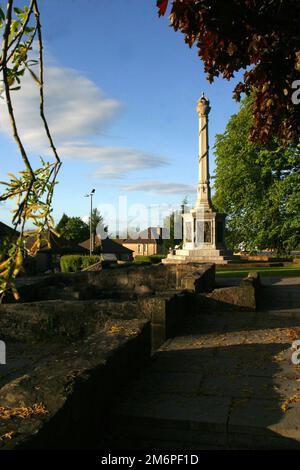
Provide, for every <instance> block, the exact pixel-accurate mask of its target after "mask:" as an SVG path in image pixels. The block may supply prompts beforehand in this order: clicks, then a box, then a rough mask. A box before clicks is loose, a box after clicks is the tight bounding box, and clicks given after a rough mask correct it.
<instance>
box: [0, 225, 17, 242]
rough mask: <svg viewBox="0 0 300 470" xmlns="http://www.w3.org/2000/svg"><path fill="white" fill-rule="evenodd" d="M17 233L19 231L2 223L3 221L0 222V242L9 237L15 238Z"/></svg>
mask: <svg viewBox="0 0 300 470" xmlns="http://www.w3.org/2000/svg"><path fill="white" fill-rule="evenodd" d="M18 235H19V232H17V231H16V230H14V229H13V228H11V227H9V226H8V225H6V224H4V223H3V222H0V243H1V242H3V241H4V240H5V239H9V238H11V237H13V238H16V237H17V236H18Z"/></svg>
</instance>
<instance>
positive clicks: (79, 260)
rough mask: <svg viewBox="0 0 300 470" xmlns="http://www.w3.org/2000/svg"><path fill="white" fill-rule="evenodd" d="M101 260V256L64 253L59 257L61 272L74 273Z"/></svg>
mask: <svg viewBox="0 0 300 470" xmlns="http://www.w3.org/2000/svg"><path fill="white" fill-rule="evenodd" d="M98 261H101V256H85V255H65V256H62V257H61V258H60V269H61V271H62V272H63V273H70V272H71V273H75V272H77V271H81V270H82V269H84V268H87V267H88V266H91V265H92V264H95V263H98Z"/></svg>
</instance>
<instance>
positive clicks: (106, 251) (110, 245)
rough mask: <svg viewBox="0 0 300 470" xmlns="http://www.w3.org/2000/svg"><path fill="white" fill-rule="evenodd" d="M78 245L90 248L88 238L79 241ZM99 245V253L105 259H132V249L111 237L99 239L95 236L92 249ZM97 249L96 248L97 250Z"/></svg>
mask: <svg viewBox="0 0 300 470" xmlns="http://www.w3.org/2000/svg"><path fill="white" fill-rule="evenodd" d="M80 246H81V247H83V248H85V249H86V250H89V249H90V239H88V240H85V241H84V242H82V243H80ZM100 247H101V254H102V256H103V259H104V260H106V261H131V260H132V259H133V251H132V250H131V249H129V248H127V247H125V246H122V245H121V244H120V243H116V241H114V240H112V239H111V238H105V239H103V240H101V239H100V238H99V237H97V236H96V237H95V240H94V248H93V249H94V250H95V249H96V248H100ZM97 251H98V250H97Z"/></svg>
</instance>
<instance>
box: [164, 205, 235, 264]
mask: <svg viewBox="0 0 300 470" xmlns="http://www.w3.org/2000/svg"><path fill="white" fill-rule="evenodd" d="M182 217H183V234H184V238H183V248H182V249H179V250H176V251H175V253H174V254H172V253H170V254H169V255H168V256H167V258H165V259H164V260H163V261H162V262H163V263H164V264H180V263H216V264H228V263H232V262H235V261H236V260H238V257H234V256H233V255H232V252H231V251H230V250H227V249H226V247H225V215H224V214H219V213H217V212H214V211H213V210H212V209H211V208H210V207H209V206H207V205H203V206H200V207H197V208H195V209H192V210H191V211H190V212H188V213H186V214H183V216H182Z"/></svg>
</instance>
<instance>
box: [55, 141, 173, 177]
mask: <svg viewBox="0 0 300 470" xmlns="http://www.w3.org/2000/svg"><path fill="white" fill-rule="evenodd" d="M59 152H60V154H61V155H63V156H64V157H67V158H68V157H69V158H78V159H81V160H82V159H85V160H88V161H90V162H92V163H101V164H102V166H101V167H100V168H98V169H96V170H95V171H93V173H92V176H93V177H95V178H102V179H103V178H106V179H108V178H109V179H120V178H123V177H124V176H125V175H126V174H127V173H128V172H130V171H136V170H145V169H151V168H153V167H160V166H163V165H166V164H167V160H166V159H165V158H164V157H160V156H157V155H151V154H148V153H146V152H142V151H139V150H135V149H127V148H122V147H101V146H99V145H95V144H89V143H86V142H75V143H65V144H63V145H61V146H59Z"/></svg>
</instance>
